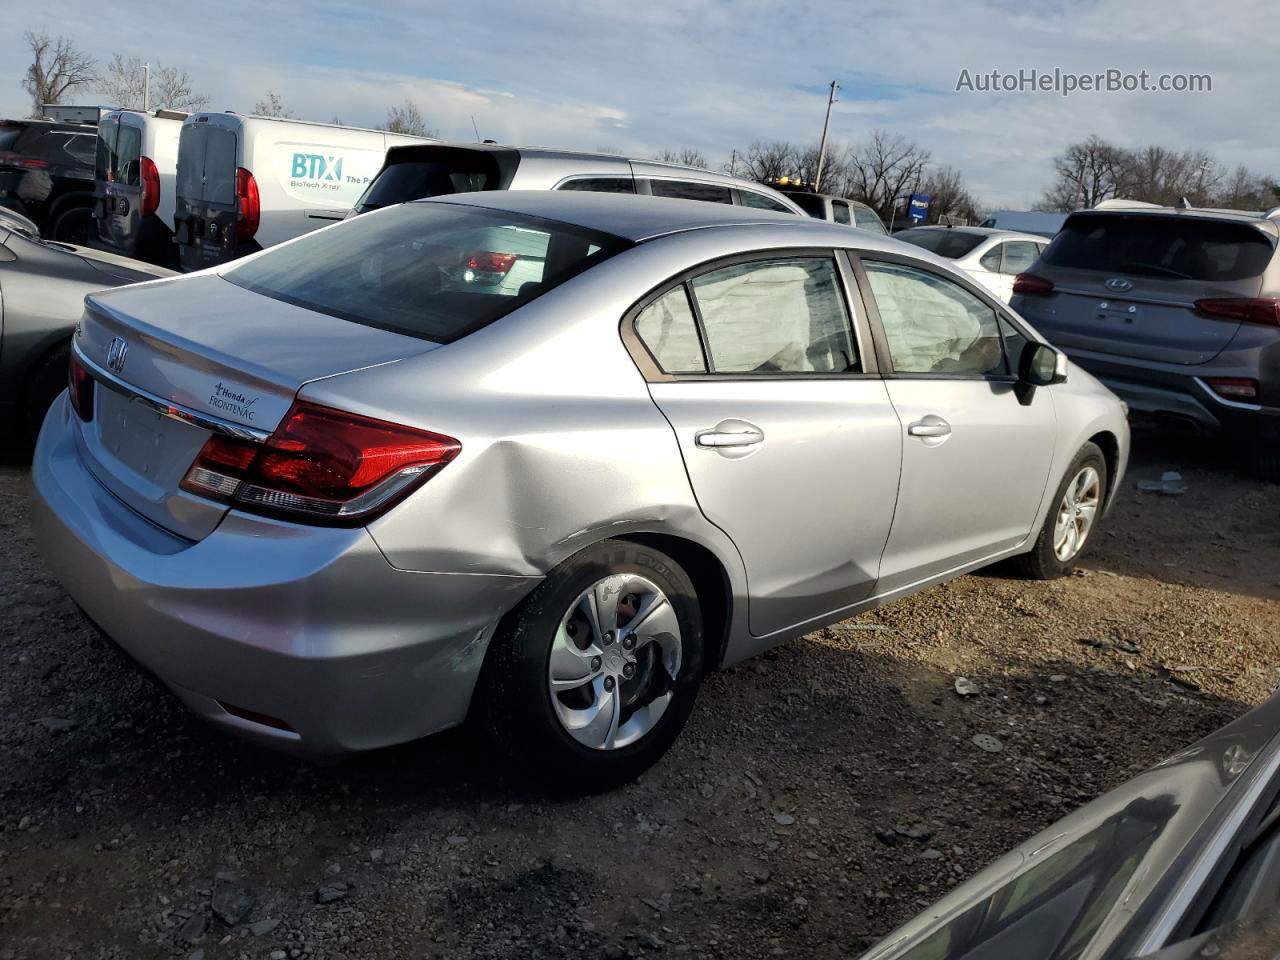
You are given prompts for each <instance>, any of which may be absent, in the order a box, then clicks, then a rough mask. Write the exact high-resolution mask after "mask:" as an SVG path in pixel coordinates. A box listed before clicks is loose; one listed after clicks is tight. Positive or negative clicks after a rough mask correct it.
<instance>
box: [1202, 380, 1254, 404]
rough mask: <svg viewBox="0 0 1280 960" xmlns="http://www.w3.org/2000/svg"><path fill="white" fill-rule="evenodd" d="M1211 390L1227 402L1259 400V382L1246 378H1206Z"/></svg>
mask: <svg viewBox="0 0 1280 960" xmlns="http://www.w3.org/2000/svg"><path fill="white" fill-rule="evenodd" d="M1204 382H1205V383H1206V384H1208V385H1209V389H1210V390H1212V391H1213V392H1214V393H1216V394H1217V395H1218V396H1220V397H1223V398H1224V399H1226V400H1257V399H1258V381H1257V380H1250V379H1248V378H1246V377H1205V381H1204Z"/></svg>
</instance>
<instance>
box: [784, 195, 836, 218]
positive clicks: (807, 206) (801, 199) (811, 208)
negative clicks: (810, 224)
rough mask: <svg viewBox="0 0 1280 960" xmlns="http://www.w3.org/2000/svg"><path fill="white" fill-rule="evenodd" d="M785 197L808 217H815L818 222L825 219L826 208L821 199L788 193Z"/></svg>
mask: <svg viewBox="0 0 1280 960" xmlns="http://www.w3.org/2000/svg"><path fill="white" fill-rule="evenodd" d="M787 197H788V198H789V199H790V200H792V201H793V202H794V203H795V204H796V206H798V207H799V208H800V209H801V210H803V211H804V212H805V213H807V214H808V215H809V216H811V217H817V218H818V219H819V220H825V219H827V207H826V204H824V203H823V202H822V198H821V197H815V196H813V195H812V194H808V193H789V194H787Z"/></svg>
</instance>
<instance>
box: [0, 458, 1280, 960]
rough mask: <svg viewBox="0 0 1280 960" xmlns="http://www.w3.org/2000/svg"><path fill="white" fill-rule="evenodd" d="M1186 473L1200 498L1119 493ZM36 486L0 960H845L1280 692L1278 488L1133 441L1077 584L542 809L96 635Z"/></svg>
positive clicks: (12, 667)
mask: <svg viewBox="0 0 1280 960" xmlns="http://www.w3.org/2000/svg"><path fill="white" fill-rule="evenodd" d="M1169 469H1173V470H1178V471H1180V472H1181V473H1182V475H1183V477H1184V478H1185V481H1186V484H1187V487H1188V490H1187V492H1186V493H1184V494H1182V495H1181V496H1176V497H1165V496H1161V495H1158V494H1143V493H1138V492H1136V491H1135V490H1134V486H1133V485H1134V482H1135V481H1136V480H1138V479H1157V478H1158V477H1159V476H1160V474H1161V473H1162V472H1163V471H1165V470H1169ZM26 483H27V479H26V473H25V471H24V470H23V469H22V468H21V467H20V466H16V465H15V466H10V467H7V468H0V665H2V666H3V669H2V670H0V758H2V759H0V960H16V958H27V957H32V958H45V957H48V958H64V957H72V958H116V957H119V958H125V957H128V958H134V957H139V958H149V957H189V956H192V955H196V954H202V956H203V957H204V958H205V960H215V958H230V957H235V958H239V957H252V958H269V957H273V956H274V957H276V958H277V960H279V958H281V957H316V958H319V957H327V958H339V957H350V958H357V957H359V958H364V957H371V958H382V957H385V958H397V960H400V958H408V957H453V956H469V957H530V956H544V957H559V956H565V957H577V956H593V957H598V956H611V957H623V956H627V955H633V956H640V955H646V954H653V953H662V952H665V953H671V954H676V955H683V954H689V955H691V956H707V957H751V958H759V957H761V956H765V957H768V956H796V957H832V958H835V957H839V958H847V957H849V956H851V955H852V954H854V953H856V952H857V951H858V950H859V949H860V948H861V947H863V946H864V945H866V944H867V943H868V942H869V941H870V940H871V939H874V938H875V937H876V936H878V935H880V934H883V933H884V932H886V931H887V930H888V929H889V928H890V927H892V926H893V925H895V924H897V923H900V922H902V921H903V920H906V919H907V918H908V917H910V916H911V915H913V914H914V913H916V912H917V911H918V910H920V909H921V908H923V907H924V906H926V905H927V904H928V903H929V902H931V901H932V900H934V899H936V898H937V897H938V896H940V895H941V894H942V893H944V892H945V891H947V890H948V889H950V888H951V887H952V886H954V885H955V884H956V883H957V882H958V881H960V880H961V879H963V878H964V877H966V876H969V875H971V874H972V873H974V872H976V871H977V870H978V869H980V868H981V867H982V866H984V865H985V864H986V863H988V862H989V861H990V860H992V859H993V858H995V857H996V856H998V855H999V854H1001V853H1002V852H1004V851H1005V850H1007V849H1009V848H1010V847H1011V846H1013V845H1014V844H1016V843H1018V842H1020V841H1021V840H1023V839H1025V838H1026V837H1027V836H1029V835H1031V834H1032V833H1034V832H1035V831H1037V830H1039V829H1041V828H1043V827H1044V826H1045V825H1047V824H1048V823H1050V822H1051V821H1053V820H1055V819H1057V818H1059V817H1061V816H1063V815H1064V814H1066V813H1067V812H1069V811H1070V810H1071V809H1073V808H1075V807H1076V806H1078V805H1079V804H1081V803H1083V802H1086V801H1088V800H1089V799H1091V798H1092V797H1095V796H1097V795H1098V794H1099V793H1101V792H1103V791H1105V790H1106V789H1108V788H1110V787H1112V786H1115V785H1116V784H1117V783H1119V782H1121V781H1123V780H1125V779H1127V778H1128V777H1130V776H1132V775H1133V773H1135V772H1136V771H1138V770H1140V769H1142V768H1144V767H1146V766H1148V765H1150V764H1151V763H1153V762H1155V761H1156V760H1159V759H1160V758H1162V757H1163V756H1165V755H1167V754H1169V753H1171V752H1173V751H1174V750H1176V749H1178V748H1180V747H1182V746H1184V745H1185V744H1187V743H1189V742H1190V741H1192V740H1194V739H1196V738H1197V737H1199V736H1201V735H1203V734H1205V733H1208V732H1209V731H1210V730H1212V729H1214V728H1216V727H1217V726H1219V725H1221V724H1222V723H1224V722H1226V721H1227V720H1228V719H1230V718H1231V717H1233V716H1236V715H1238V714H1240V713H1241V712H1243V711H1244V710H1245V709H1246V708H1247V707H1248V706H1249V705H1252V704H1254V703H1257V702H1259V701H1260V700H1261V699H1262V698H1263V697H1264V696H1265V695H1266V693H1267V692H1268V691H1269V690H1270V689H1271V687H1272V686H1273V685H1274V683H1275V681H1276V679H1277V667H1278V666H1280V487H1274V486H1273V487H1264V486H1261V485H1259V484H1257V483H1255V482H1254V481H1252V480H1250V479H1249V478H1247V477H1246V476H1243V475H1240V474H1236V473H1234V472H1231V471H1230V470H1227V469H1224V468H1222V467H1220V466H1219V465H1217V464H1216V463H1215V462H1214V459H1213V457H1212V455H1211V454H1208V453H1203V452H1199V451H1197V450H1195V449H1192V448H1189V447H1187V446H1186V445H1185V444H1183V443H1182V442H1181V441H1178V440H1176V439H1170V438H1161V437H1158V436H1153V435H1145V434H1141V435H1139V437H1138V445H1137V455H1136V456H1135V461H1134V463H1133V465H1132V468H1131V473H1130V476H1129V478H1128V480H1127V481H1126V490H1125V492H1124V495H1123V499H1122V501H1121V503H1120V504H1119V506H1118V507H1117V508H1116V510H1115V512H1114V513H1113V515H1112V516H1111V517H1110V518H1109V519H1108V520H1107V522H1106V524H1105V526H1104V527H1103V528H1102V532H1101V535H1100V536H1099V538H1098V540H1097V542H1096V543H1095V544H1094V549H1093V550H1092V552H1091V553H1090V555H1089V556H1088V558H1087V561H1086V568H1087V569H1086V570H1084V571H1082V575H1080V576H1075V577H1071V578H1067V579H1064V580H1060V581H1056V582H1052V583H1027V582H1024V581H1021V580H1017V579H1013V578H1012V577H1009V576H1007V575H1006V574H1005V573H1004V572H1002V571H1000V570H994V571H987V572H984V573H982V574H979V575H975V576H970V577H965V578H962V579H960V580H958V581H956V582H954V583H951V584H948V585H946V586H944V587H939V588H936V589H933V590H929V591H927V592H925V593H923V594H920V595H918V596H916V597H912V598H909V599H907V600H905V601H902V602H900V603H898V604H895V605H893V606H891V607H887V608H884V609H882V610H879V611H875V612H874V613H871V614H868V615H866V616H864V617H862V618H860V619H859V620H857V621H850V622H847V623H843V624H839V625H837V626H834V627H832V628H830V629H827V630H823V631H820V632H818V633H816V634H813V635H811V636H809V637H806V638H805V639H803V640H800V641H797V642H795V643H793V644H790V645H788V646H786V647H783V648H781V649H778V650H775V651H771V652H770V653H768V654H766V655H764V656H762V657H759V658H757V659H755V660H753V661H749V662H748V663H745V664H742V665H740V666H739V667H737V668H735V669H732V670H729V671H726V672H724V673H722V674H719V675H717V676H715V677H712V678H711V679H710V680H709V682H708V683H707V685H706V687H705V689H704V692H703V694H702V696H701V698H700V700H699V703H698V707H697V709H696V710H695V712H694V717H693V720H692V721H691V723H690V725H689V728H688V729H687V730H686V732H685V734H684V736H683V737H682V738H681V739H680V741H679V742H678V743H677V744H676V746H675V748H674V749H673V750H672V752H671V754H670V755H669V756H668V757H667V758H666V760H665V761H664V762H662V763H661V764H660V765H659V766H658V767H657V768H655V769H654V770H653V771H651V772H650V773H649V774H648V775H646V776H645V777H644V778H643V779H642V780H641V781H640V782H639V783H636V784H633V785H631V786H628V787H626V788H624V789H622V790H618V791H616V792H613V793H610V794H605V795H602V796H598V797H593V798H589V799H586V800H580V801H574V802H568V801H557V800H551V799H548V798H546V797H545V796H542V795H540V794H538V793H536V792H534V791H532V790H530V789H529V788H527V787H525V786H524V785H522V784H520V783H518V782H515V781H512V780H510V779H509V778H507V777H506V776H504V774H503V771H502V770H501V769H500V768H497V767H496V765H495V764H493V762H492V757H490V756H489V754H488V753H487V751H486V749H485V746H484V744H483V743H482V742H479V741H477V740H475V739H473V738H472V737H471V736H470V735H469V734H467V733H465V732H461V733H452V734H448V735H445V736H442V737H437V738H435V739H433V740H429V741H426V742H423V743H420V744H413V745H410V746H406V747H402V748H397V749H395V750H388V751H382V752H379V753H376V754H372V755H369V756H365V757H361V758H358V759H356V760H354V761H352V762H349V763H345V764H342V765H339V766H333V767H315V766H310V765H306V764H300V763H298V762H296V761H292V760H288V759H285V758H282V757H279V756H276V755H273V754H269V753H265V752H262V751H259V750H257V749H255V748H253V747H250V746H247V745H245V744H242V743H239V742H238V741H235V740H232V739H229V738H227V737H224V736H221V735H219V734H217V733H214V732H211V731H209V730H208V729H206V728H205V727H204V726H202V725H201V724H200V723H199V722H198V721H196V720H194V719H192V718H191V717H190V716H188V715H187V714H186V713H185V712H183V711H182V710H181V709H180V708H179V707H178V706H177V704H176V703H175V702H174V701H173V699H172V698H171V697H170V696H169V695H168V694H167V693H165V692H164V691H163V690H162V689H160V688H158V687H157V686H155V685H154V684H153V683H152V682H151V681H149V680H147V679H146V678H144V677H143V676H142V675H141V674H140V673H139V672H138V671H137V670H136V669H135V668H134V667H133V666H131V665H130V664H129V663H128V662H127V661H126V660H125V659H124V658H123V657H121V656H120V655H119V654H118V653H116V652H115V650H114V648H113V647H111V646H110V645H108V644H104V643H103V642H102V641H100V640H99V639H98V638H97V637H96V636H95V635H94V634H93V632H92V631H91V630H90V629H89V628H88V627H87V626H86V625H85V624H84V623H83V621H82V620H81V618H80V616H79V614H78V613H77V612H76V610H75V608H74V606H73V605H72V604H71V603H70V601H69V600H68V599H67V598H66V597H65V595H64V594H63V593H62V591H61V590H60V589H59V587H58V586H57V584H56V583H55V582H54V581H53V580H52V579H51V578H50V577H49V576H48V574H47V573H46V572H45V570H44V569H43V567H42V566H41V564H40V562H39V560H38V558H37V557H36V556H35V554H34V551H33V546H32V542H31V535H30V530H29V525H28V507H27V492H26ZM957 677H964V678H966V679H968V680H970V681H972V683H973V685H974V686H975V687H976V692H973V693H971V694H969V695H966V696H961V695H960V694H958V693H957V692H956V684H955V681H956V679H957ZM965 689H966V690H968V687H965Z"/></svg>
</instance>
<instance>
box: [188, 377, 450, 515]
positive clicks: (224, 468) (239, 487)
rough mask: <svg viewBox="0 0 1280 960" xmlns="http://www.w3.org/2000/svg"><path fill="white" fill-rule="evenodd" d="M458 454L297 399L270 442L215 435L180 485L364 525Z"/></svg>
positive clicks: (440, 439)
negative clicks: (363, 523) (256, 441)
mask: <svg viewBox="0 0 1280 960" xmlns="http://www.w3.org/2000/svg"><path fill="white" fill-rule="evenodd" d="M461 449H462V444H460V443H459V442H458V441H457V440H455V439H453V438H452V437H446V436H442V435H441V434H438V433H431V432H429V431H426V430H418V429H416V428H414V427H404V426H400V425H399V424H395V423H388V422H387V421H385V420H374V419H372V418H370V417H362V416H360V415H358V414H354V413H346V412H344V411H342V410H334V409H331V408H329V407H322V406H318V405H317V404H313V403H308V402H306V401H305V400H297V401H294V404H293V406H292V407H290V408H289V412H288V413H286V414H285V415H284V419H283V420H281V421H280V425H279V426H278V427H276V429H275V432H274V433H273V434H272V435H271V436H270V437H269V438H268V439H267V441H266V443H254V442H252V441H248V440H237V439H231V438H227V437H222V436H214V437H210V438H209V440H208V442H207V443H205V445H204V447H203V449H201V451H200V453H199V455H198V456H197V457H196V460H195V462H194V463H193V464H192V465H191V468H190V469H189V470H188V471H187V475H186V477H185V478H184V479H183V481H182V486H183V487H184V488H185V489H187V490H190V491H192V492H193V493H198V494H200V495H202V496H212V497H214V498H215V499H221V500H227V501H230V502H232V503H234V504H236V505H237V506H242V507H245V508H247V509H250V510H257V511H262V512H268V513H283V514H289V515H292V516H299V517H306V518H310V519H314V520H320V521H328V522H331V523H348V522H354V521H359V522H365V521H368V520H370V519H372V517H373V516H375V515H376V514H378V513H380V512H382V511H384V510H386V509H387V508H389V507H390V506H391V505H392V504H393V503H395V502H396V501H398V500H400V499H401V498H402V497H404V496H405V495H406V494H408V493H409V491H410V490H412V489H413V488H414V487H416V486H418V485H419V484H421V483H423V482H425V481H426V480H427V478H428V477H430V476H432V475H433V474H435V473H436V472H437V471H439V470H440V469H441V468H442V467H444V465H445V464H447V463H448V462H449V461H450V460H452V459H453V458H454V457H456V456H457V455H458V453H459V451H461Z"/></svg>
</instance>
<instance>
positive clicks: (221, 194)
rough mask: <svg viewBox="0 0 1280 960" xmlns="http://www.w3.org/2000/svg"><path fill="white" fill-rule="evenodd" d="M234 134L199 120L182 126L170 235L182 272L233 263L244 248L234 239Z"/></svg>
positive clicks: (237, 212) (237, 213)
mask: <svg viewBox="0 0 1280 960" xmlns="http://www.w3.org/2000/svg"><path fill="white" fill-rule="evenodd" d="M237 146H238V143H237V137H236V131H235V130H234V129H230V128H228V127H224V126H220V125H218V124H216V123H210V122H208V118H207V117H204V116H201V117H197V118H195V119H194V120H188V121H187V122H186V123H184V124H183V126H182V134H181V136H180V138H179V140H178V176H177V187H176V194H177V196H176V208H175V210H174V218H173V219H174V234H175V237H176V239H177V242H178V251H179V261H180V263H181V265H182V269H183V270H184V271H190V270H202V269H204V268H205V267H210V266H214V265H215V264H219V263H225V262H226V261H228V260H233V259H235V258H236V257H237V256H240V255H241V254H243V253H247V252H249V249H252V248H248V249H246V243H245V242H244V239H248V238H243V239H242V238H241V237H240V236H239V235H238V229H237V228H238V226H239V222H240V210H239V204H238V203H237V197H236V166H237V165H236V151H237Z"/></svg>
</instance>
